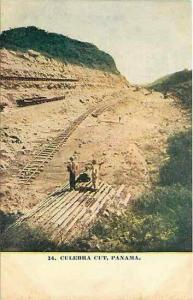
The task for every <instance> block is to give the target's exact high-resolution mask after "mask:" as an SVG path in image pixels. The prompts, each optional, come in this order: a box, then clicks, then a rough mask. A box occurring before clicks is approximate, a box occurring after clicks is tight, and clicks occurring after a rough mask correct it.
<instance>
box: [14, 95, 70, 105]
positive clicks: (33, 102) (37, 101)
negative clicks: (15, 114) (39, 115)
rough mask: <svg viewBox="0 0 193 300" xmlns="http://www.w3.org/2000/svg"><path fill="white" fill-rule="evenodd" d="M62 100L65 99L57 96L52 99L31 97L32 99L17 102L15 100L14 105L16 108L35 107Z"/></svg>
mask: <svg viewBox="0 0 193 300" xmlns="http://www.w3.org/2000/svg"><path fill="white" fill-rule="evenodd" d="M63 99H65V95H63V96H58V97H52V98H46V97H33V98H26V99H18V100H16V103H17V106H19V107H23V106H29V105H36V104H41V103H47V102H52V101H58V100H63Z"/></svg>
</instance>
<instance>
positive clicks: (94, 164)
mask: <svg viewBox="0 0 193 300" xmlns="http://www.w3.org/2000/svg"><path fill="white" fill-rule="evenodd" d="M91 171H92V172H91V175H92V186H93V189H94V190H97V189H98V180H99V166H98V165H97V162H96V160H95V159H93V161H92V169H91Z"/></svg>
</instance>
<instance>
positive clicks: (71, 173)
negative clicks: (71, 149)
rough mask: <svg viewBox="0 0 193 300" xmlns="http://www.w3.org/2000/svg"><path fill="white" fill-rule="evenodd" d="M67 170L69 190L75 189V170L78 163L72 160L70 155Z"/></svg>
mask: <svg viewBox="0 0 193 300" xmlns="http://www.w3.org/2000/svg"><path fill="white" fill-rule="evenodd" d="M67 170H68V172H69V183H70V190H75V188H76V175H77V171H78V165H77V164H76V162H75V161H74V158H73V157H70V161H69V162H68V164H67Z"/></svg>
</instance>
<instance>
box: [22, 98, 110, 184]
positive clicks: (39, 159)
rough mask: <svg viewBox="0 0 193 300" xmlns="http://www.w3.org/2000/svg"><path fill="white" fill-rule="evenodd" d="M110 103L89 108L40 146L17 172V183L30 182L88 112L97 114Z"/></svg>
mask: <svg viewBox="0 0 193 300" xmlns="http://www.w3.org/2000/svg"><path fill="white" fill-rule="evenodd" d="M111 105H112V103H109V102H108V103H104V104H103V105H101V107H100V108H96V106H95V107H93V108H90V109H88V110H87V111H86V112H85V113H83V114H82V115H80V116H79V117H78V118H76V119H75V120H74V121H73V123H72V124H71V125H70V126H69V127H68V128H67V129H66V130H65V131H64V132H62V133H60V134H59V135H57V136H56V137H54V138H53V139H52V140H51V141H49V143H47V144H45V145H44V146H41V149H40V151H37V154H36V155H35V156H34V157H33V158H32V159H31V160H30V161H29V162H28V163H27V165H26V166H25V167H24V168H23V169H22V170H21V171H20V172H19V175H18V179H19V183H25V184H30V182H31V181H32V180H33V179H35V178H36V177H37V175H38V174H40V172H42V171H43V169H44V167H45V165H46V164H47V163H48V162H49V161H50V160H51V159H52V158H53V156H54V155H55V153H56V152H58V150H59V149H60V147H62V146H63V145H64V144H65V143H66V141H67V140H68V138H69V137H70V135H71V134H72V133H73V132H74V131H75V130H76V128H77V127H78V126H79V125H80V123H81V122H82V121H84V120H85V119H86V117H87V116H88V115H89V114H92V115H93V116H98V115H99V114H101V113H102V112H103V111H105V110H106V109H108V108H109V107H110V106H111Z"/></svg>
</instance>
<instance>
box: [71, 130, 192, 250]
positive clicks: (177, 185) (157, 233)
mask: <svg viewBox="0 0 193 300" xmlns="http://www.w3.org/2000/svg"><path fill="white" fill-rule="evenodd" d="M168 142H169V146H168V155H169V156H170V159H169V161H167V162H166V163H165V164H164V165H163V166H162V167H161V169H160V186H158V187H155V188H154V190H153V191H152V192H150V193H146V194H144V195H143V196H142V197H140V198H139V199H136V200H135V201H134V202H132V203H131V205H130V207H129V208H128V209H127V211H126V212H125V213H124V214H123V215H121V216H117V214H116V213H114V214H111V215H110V217H108V218H105V217H102V218H101V219H100V220H99V222H98V223H97V224H96V225H95V226H94V227H93V228H92V230H91V232H90V233H89V235H87V236H86V237H85V238H84V239H78V240H76V241H75V242H74V243H73V244H71V245H70V246H69V247H68V248H66V249H68V250H77V249H78V250H82V251H98V250H100V251H191V246H192V244H191V237H192V214H191V207H192V197H191V196H192V195H191V132H190V131H187V132H184V133H180V134H177V135H175V136H172V137H171V138H169V140H168Z"/></svg>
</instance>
